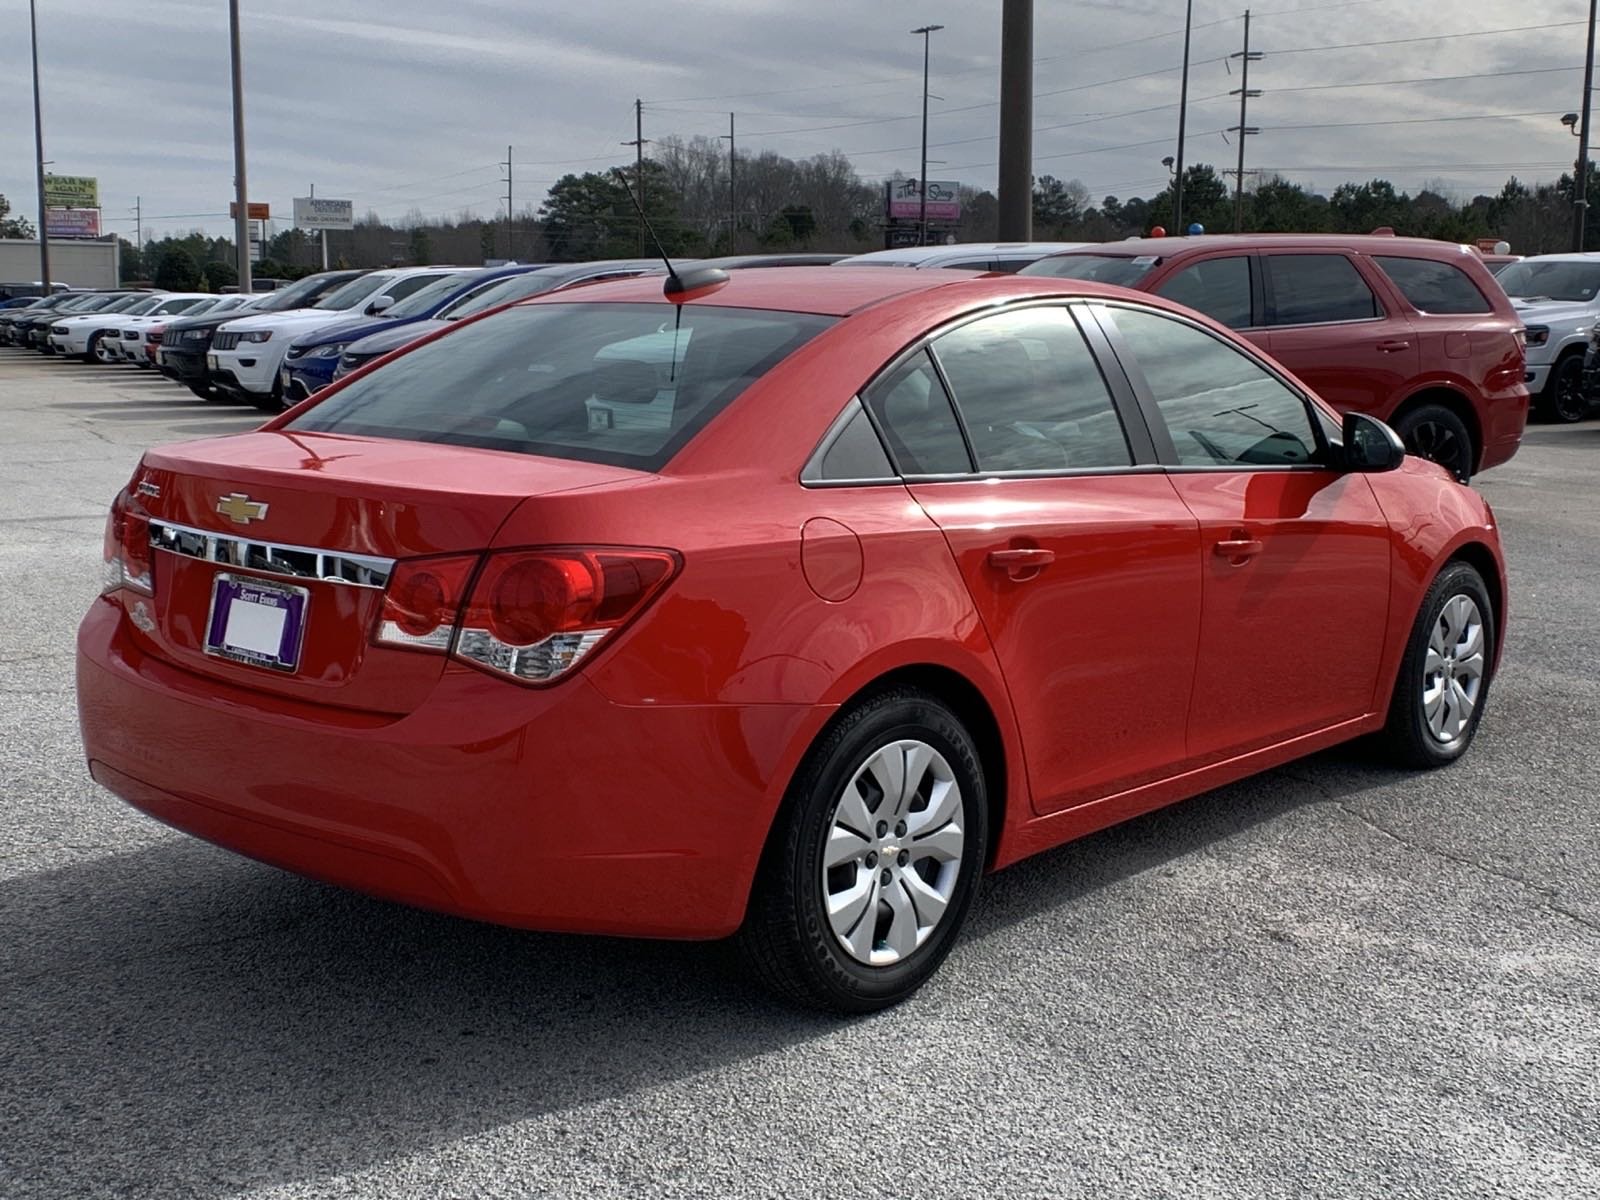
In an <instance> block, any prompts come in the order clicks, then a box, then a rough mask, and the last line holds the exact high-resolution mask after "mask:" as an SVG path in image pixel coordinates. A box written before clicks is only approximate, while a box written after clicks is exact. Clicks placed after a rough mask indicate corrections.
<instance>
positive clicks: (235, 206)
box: [228, 200, 272, 221]
mask: <svg viewBox="0 0 1600 1200" xmlns="http://www.w3.org/2000/svg"><path fill="white" fill-rule="evenodd" d="M245 209H246V211H245V214H244V215H245V219H246V220H249V221H270V220H272V205H270V204H263V203H262V202H261V201H259V200H251V201H249V202H248V203H247V204H246V205H245ZM228 216H229V218H230V219H232V220H238V218H239V202H238V201H237V200H230V201H228Z"/></svg>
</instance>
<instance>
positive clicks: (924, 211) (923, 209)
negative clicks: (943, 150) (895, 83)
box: [911, 25, 944, 246]
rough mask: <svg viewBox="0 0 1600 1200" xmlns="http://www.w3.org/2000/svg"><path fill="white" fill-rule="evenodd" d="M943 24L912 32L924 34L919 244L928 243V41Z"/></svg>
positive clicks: (918, 208)
mask: <svg viewBox="0 0 1600 1200" xmlns="http://www.w3.org/2000/svg"><path fill="white" fill-rule="evenodd" d="M943 28H944V26H943V25H924V26H922V28H920V29H913V30H912V31H911V32H912V33H920V34H921V35H922V174H921V175H919V176H918V177H917V192H918V195H919V197H920V199H919V201H918V204H917V245H919V246H926V245H927V244H928V42H929V40H930V37H931V35H932V34H934V33H935V32H937V31H938V30H940V29H943Z"/></svg>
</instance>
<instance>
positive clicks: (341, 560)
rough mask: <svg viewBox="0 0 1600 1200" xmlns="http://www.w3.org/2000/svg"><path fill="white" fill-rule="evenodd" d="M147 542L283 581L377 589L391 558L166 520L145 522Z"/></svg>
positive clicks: (381, 585) (383, 581) (384, 582)
mask: <svg viewBox="0 0 1600 1200" xmlns="http://www.w3.org/2000/svg"><path fill="white" fill-rule="evenodd" d="M150 545H151V546H153V547H154V548H155V549H157V550H165V551H167V552H168V553H171V554H178V555H182V556H183V557H185V558H197V559H200V560H201V561H203V562H214V563H222V564H224V565H226V566H230V567H243V568H245V569H247V570H251V571H259V572H261V573H262V574H263V575H278V576H282V577H283V578H285V579H319V580H321V581H322V582H324V583H343V584H348V585H349V586H351V587H366V588H377V589H378V590H380V591H381V590H382V589H383V588H385V587H387V586H388V585H389V575H390V573H391V572H392V571H393V570H394V559H392V558H380V557H378V556H377V555H373V554H353V553H351V552H350V551H348V550H318V549H315V548H314V547H311V546H285V545H282V544H280V543H278V542H263V541H257V540H256V539H254V538H247V537H237V536H234V535H232V534H226V533H213V532H211V531H210V530H206V529H195V528H192V527H191V526H188V525H175V524H173V523H172V522H171V521H159V520H152V521H151V522H150Z"/></svg>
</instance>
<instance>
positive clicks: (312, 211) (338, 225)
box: [294, 196, 356, 229]
mask: <svg viewBox="0 0 1600 1200" xmlns="http://www.w3.org/2000/svg"><path fill="white" fill-rule="evenodd" d="M294 227H295V228H296V229H354V228H355V227H356V205H355V201H354V200H327V199H324V198H323V197H321V196H296V197H295V198H294Z"/></svg>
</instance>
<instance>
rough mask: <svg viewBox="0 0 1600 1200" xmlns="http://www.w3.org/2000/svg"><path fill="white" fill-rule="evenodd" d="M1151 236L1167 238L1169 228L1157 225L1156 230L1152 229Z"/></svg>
mask: <svg viewBox="0 0 1600 1200" xmlns="http://www.w3.org/2000/svg"><path fill="white" fill-rule="evenodd" d="M1150 236H1151V237H1166V236H1167V227H1166V226H1165V225H1157V226H1156V227H1155V228H1154V229H1152V230H1151V231H1150Z"/></svg>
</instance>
